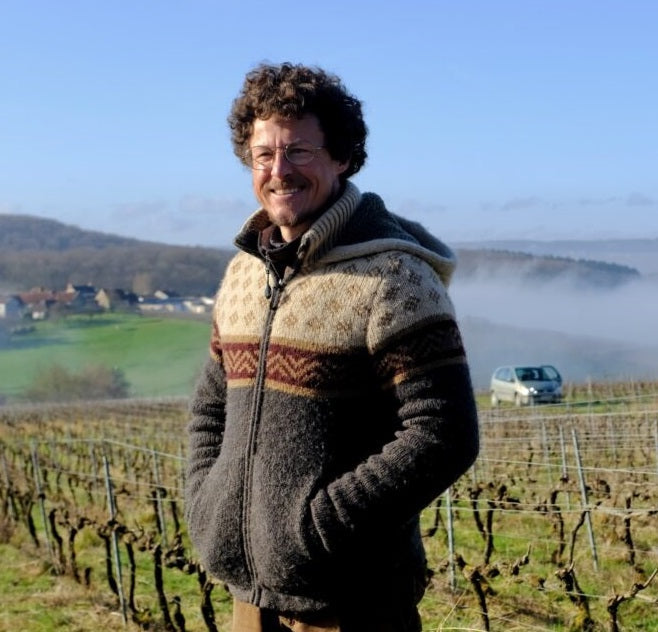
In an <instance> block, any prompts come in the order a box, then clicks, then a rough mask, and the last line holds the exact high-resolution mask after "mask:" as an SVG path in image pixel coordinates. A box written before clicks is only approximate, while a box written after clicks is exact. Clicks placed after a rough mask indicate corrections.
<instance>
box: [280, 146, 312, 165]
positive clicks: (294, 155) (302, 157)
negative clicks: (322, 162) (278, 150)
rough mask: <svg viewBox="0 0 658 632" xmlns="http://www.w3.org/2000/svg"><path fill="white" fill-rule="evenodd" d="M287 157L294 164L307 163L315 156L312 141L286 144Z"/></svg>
mask: <svg viewBox="0 0 658 632" xmlns="http://www.w3.org/2000/svg"><path fill="white" fill-rule="evenodd" d="M285 151H286V158H287V159H288V162H291V163H292V164H293V165H307V164H308V163H309V162H311V160H313V158H314V157H315V147H313V145H311V143H292V144H291V145H287V146H286V150H285Z"/></svg>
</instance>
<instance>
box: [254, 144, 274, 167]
mask: <svg viewBox="0 0 658 632" xmlns="http://www.w3.org/2000/svg"><path fill="white" fill-rule="evenodd" d="M250 153H251V157H252V159H253V160H254V162H257V163H260V164H267V163H269V162H272V156H273V155H274V152H273V151H272V150H271V149H270V148H269V147H262V146H257V147H252V148H251V149H250Z"/></svg>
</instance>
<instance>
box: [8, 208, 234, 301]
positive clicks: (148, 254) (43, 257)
mask: <svg viewBox="0 0 658 632" xmlns="http://www.w3.org/2000/svg"><path fill="white" fill-rule="evenodd" d="M232 255H233V251H232V250H228V249H225V250H222V249H217V248H203V247H191V246H172V245H168V244H161V243H157V242H150V241H140V240H138V239H132V238H129V237H121V236H118V235H111V234H106V233H101V232H94V231H87V230H82V229H80V228H78V227H76V226H70V225H68V224H63V223H61V222H58V221H55V220H52V219H43V218H39V217H33V216H27V215H0V292H5V293H6V292H10V291H19V290H27V289H31V288H35V287H45V288H49V289H62V288H64V287H66V285H67V283H73V284H85V283H89V284H92V285H94V286H96V287H98V288H101V287H102V288H121V289H124V290H133V291H135V292H138V293H140V294H149V293H151V292H154V291H155V290H158V289H166V290H169V291H174V292H178V293H179V294H182V295H212V294H213V293H214V291H215V290H216V289H217V284H218V283H219V279H220V278H221V275H222V274H223V272H224V268H225V267H226V264H227V263H228V260H229V259H230V257H231V256H232Z"/></svg>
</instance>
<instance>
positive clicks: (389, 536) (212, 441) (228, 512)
mask: <svg viewBox="0 0 658 632" xmlns="http://www.w3.org/2000/svg"><path fill="white" fill-rule="evenodd" d="M268 225H269V221H268V219H267V214H266V213H265V212H264V211H263V210H262V209H261V210H260V211H258V212H256V213H255V214H254V215H252V217H251V218H250V219H249V220H248V221H247V223H246V224H245V226H244V227H243V229H242V230H241V232H240V234H239V235H238V237H237V238H236V244H237V245H238V247H239V248H240V252H238V254H237V255H236V256H235V257H234V259H233V260H232V261H231V263H230V264H229V266H228V268H227V270H226V273H225V276H224V279H223V281H222V283H221V286H220V289H219V291H218V294H217V297H216V302H215V308H214V314H213V328H212V336H211V344H210V357H209V359H208V361H207V363H206V365H205V368H204V371H203V374H202V375H201V377H200V379H199V382H198V384H197V387H196V392H195V394H194V397H193V398H192V403H191V420H190V423H189V427H188V433H189V439H190V446H189V448H190V449H189V462H188V472H187V479H186V481H187V482H186V519H187V522H188V526H189V532H190V536H191V538H192V541H193V543H194V545H195V547H196V548H197V550H198V552H199V554H200V557H201V560H202V562H203V564H204V565H205V566H206V568H207V569H208V570H209V571H210V572H211V573H212V574H213V575H214V576H216V577H217V578H219V579H221V580H223V581H224V582H225V583H226V584H228V586H229V588H230V590H231V592H232V594H233V595H234V596H235V597H236V598H238V599H240V600H242V601H246V602H249V603H252V604H254V605H256V606H258V607H262V608H271V609H274V610H276V611H279V612H294V613H305V612H316V611H320V610H324V609H327V608H330V609H339V608H340V607H342V605H343V604H345V603H348V602H350V601H356V600H358V601H360V602H364V601H365V602H368V601H374V600H376V599H377V598H380V599H381V598H382V595H385V594H387V593H386V591H387V589H388V590H390V586H391V585H392V584H391V582H392V581H393V580H400V578H409V580H410V581H411V579H412V578H416V579H417V578H418V577H422V576H423V573H424V570H425V557H424V550H423V546H422V542H421V539H420V531H419V513H420V511H421V510H422V509H423V508H424V507H425V506H426V505H428V504H429V503H430V502H431V501H432V500H433V499H435V498H436V497H437V496H438V495H440V494H441V493H442V492H443V491H444V490H445V489H446V488H447V487H449V486H450V485H451V484H452V483H453V482H454V481H455V480H456V479H457V478H458V477H459V476H461V474H463V473H464V472H465V471H466V470H467V469H468V467H469V466H470V465H471V464H472V462H473V461H474V459H475V457H476V455H477V452H478V428H477V415H476V409H475V404H474V399H473V392H472V388H471V382H470V377H469V371H468V367H467V363H466V357H465V353H464V348H463V345H462V340H461V337H460V334H459V330H458V326H457V324H456V319H455V313H454V310H453V306H452V304H451V301H450V299H449V297H448V295H447V292H446V287H447V285H448V283H449V280H450V276H451V274H452V271H453V269H454V263H455V262H454V256H453V254H452V252H451V251H450V250H449V249H448V248H447V247H446V246H445V245H444V244H442V243H441V242H440V241H439V240H437V239H435V238H433V237H432V236H431V235H429V234H428V233H427V232H426V231H425V230H424V229H422V228H421V227H420V226H419V225H417V224H414V223H412V222H409V221H406V220H403V219H402V218H400V217H397V216H395V215H393V214H392V213H389V212H388V211H387V210H386V208H385V206H384V204H383V202H382V201H381V199H380V198H379V197H378V196H376V195H374V194H370V193H366V194H363V195H362V194H361V193H360V192H359V191H358V190H357V188H356V187H355V186H354V185H352V184H351V183H349V182H348V183H347V186H346V188H345V191H344V193H343V195H342V196H341V197H340V198H339V199H338V201H336V202H335V203H334V204H333V206H331V207H330V208H329V209H328V210H327V211H326V212H325V213H324V214H323V215H322V216H320V218H319V219H317V220H316V221H315V223H314V224H313V225H312V226H311V227H310V228H309V229H308V230H307V231H306V232H305V233H304V235H303V236H302V238H301V240H300V243H299V247H298V250H297V255H296V258H295V260H294V261H293V264H292V265H291V266H290V267H289V268H288V269H287V271H286V273H285V274H284V275H282V277H281V278H278V276H277V275H276V274H267V273H266V267H267V266H266V263H265V261H264V260H263V255H262V249H259V247H258V246H259V239H260V235H261V233H262V231H264V230H266V229H267V227H268ZM266 288H269V291H267V292H266V291H265V290H266ZM266 294H267V296H268V297H269V298H268V297H266ZM387 587H388V588H387ZM421 594H422V591H421ZM418 598H419V594H415V595H414V596H413V597H412V596H410V597H409V599H416V600H417V599H418Z"/></svg>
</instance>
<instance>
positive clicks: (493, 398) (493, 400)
mask: <svg viewBox="0 0 658 632" xmlns="http://www.w3.org/2000/svg"><path fill="white" fill-rule="evenodd" d="M498 404H500V400H499V399H498V395H496V393H491V405H492V406H493V407H494V408H495V407H496V406H498Z"/></svg>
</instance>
